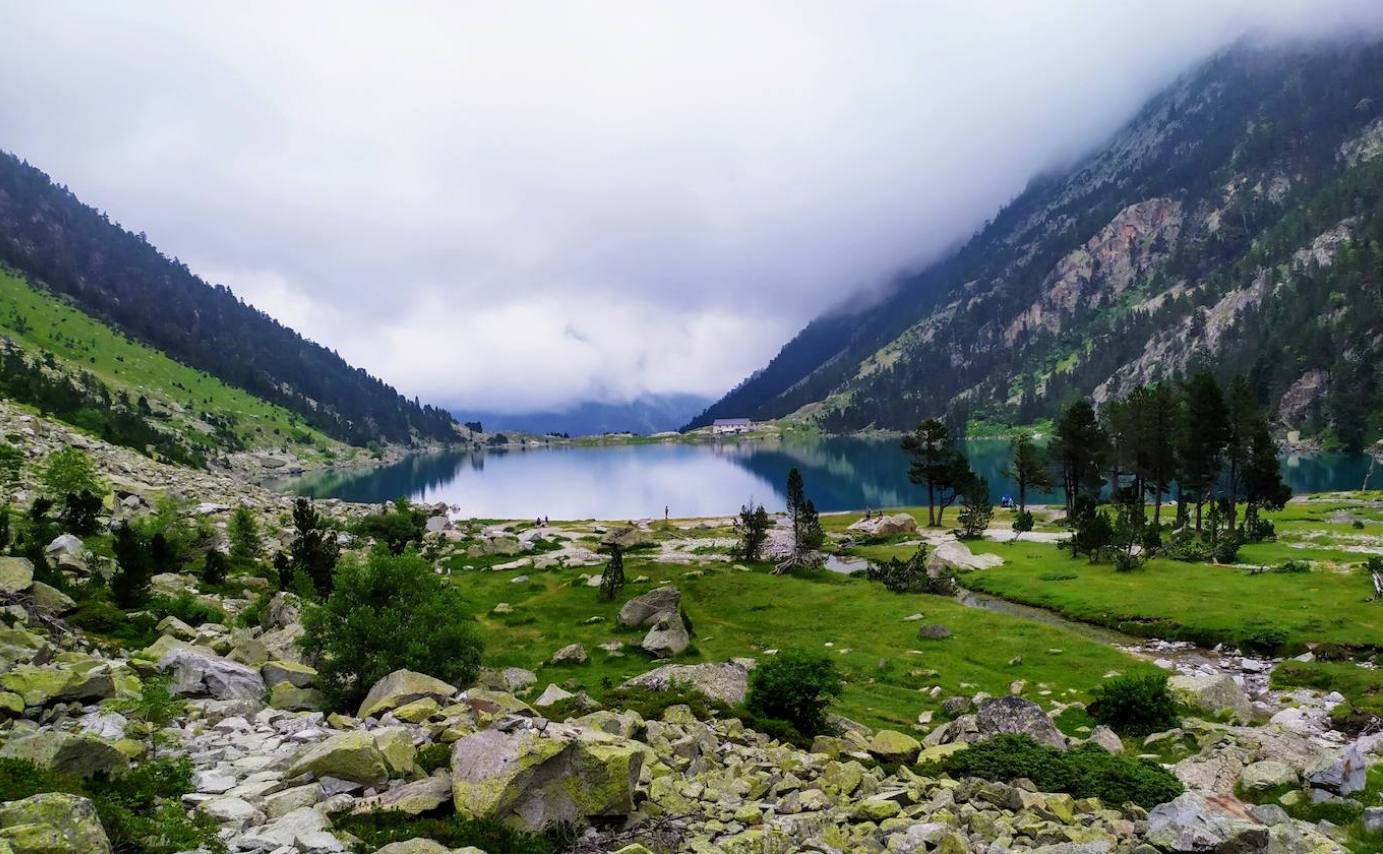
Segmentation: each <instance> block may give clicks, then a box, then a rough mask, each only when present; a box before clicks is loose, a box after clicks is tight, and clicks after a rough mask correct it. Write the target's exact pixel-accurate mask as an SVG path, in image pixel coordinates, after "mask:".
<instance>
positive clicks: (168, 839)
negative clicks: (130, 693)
mask: <svg viewBox="0 0 1383 854" xmlns="http://www.w3.org/2000/svg"><path fill="white" fill-rule="evenodd" d="M190 791H192V763H191V762H190V761H189V760H188V759H186V758H181V759H157V760H150V761H148V762H145V763H143V764H141V765H138V766H136V767H135V768H134V769H132V770H131V771H130V772H129V773H127V774H123V775H121V776H119V777H115V778H111V779H106V778H101V777H98V778H96V779H93V780H88V781H83V780H79V779H76V778H73V777H66V776H63V775H60V774H54V773H52V772H50V771H45V770H43V769H41V768H39V767H38V766H36V765H34V764H33V763H31V762H25V761H22V760H17V759H0V801H14V800H21V799H23V798H28V797H32V796H33V795H37V794H41V793H43V792H66V793H68V794H73V795H81V796H82V797H86V798H90V799H91V802H92V804H93V805H94V806H95V807H96V813H97V815H98V816H99V817H100V819H101V826H102V827H104V828H105V830H106V835H107V836H108V837H110V841H111V846H112V847H113V848H114V849H115V850H116V851H119V852H120V854H174V852H178V851H187V850H190V849H194V848H198V847H202V848H205V849H207V850H208V851H212V852H224V851H225V850H226V848H225V845H224V844H223V843H222V842H221V840H220V839H219V838H218V837H217V835H216V830H217V824H216V822H215V821H214V820H213V819H212V818H211V817H210V816H208V815H205V814H202V813H194V814H193V816H192V817H189V816H188V814H187V811H186V810H185V809H184V808H183V807H182V804H180V803H179V799H180V798H181V797H182V796H183V795H184V794H186V793H188V792H190Z"/></svg>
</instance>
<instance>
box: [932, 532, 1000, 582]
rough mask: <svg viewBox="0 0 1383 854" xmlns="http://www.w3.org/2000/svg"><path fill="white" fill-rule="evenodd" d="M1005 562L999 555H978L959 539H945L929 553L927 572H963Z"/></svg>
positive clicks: (987, 567) (934, 573)
mask: <svg viewBox="0 0 1383 854" xmlns="http://www.w3.org/2000/svg"><path fill="white" fill-rule="evenodd" d="M1003 562H1004V559H1003V558H1001V557H999V556H998V555H994V554H983V555H977V554H975V553H974V552H972V551H970V547H969V546H967V545H966V544H965V543H962V542H961V541H959V540H945V541H944V542H941V543H938V544H936V545H935V546H932V549H931V552H930V553H929V554H928V555H927V574H928V575H936V574H938V573H941V572H945V571H948V570H949V571H952V572H962V571H964V570H970V569H990V568H992V567H996V566H999V565H1000V564H1002V563H1003Z"/></svg>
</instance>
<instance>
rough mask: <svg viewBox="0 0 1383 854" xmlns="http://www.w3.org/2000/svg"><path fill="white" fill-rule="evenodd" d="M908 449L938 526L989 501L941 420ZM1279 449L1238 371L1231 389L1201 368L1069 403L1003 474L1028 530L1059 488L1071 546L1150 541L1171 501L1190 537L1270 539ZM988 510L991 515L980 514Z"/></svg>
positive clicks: (1282, 488) (1017, 448)
mask: <svg viewBox="0 0 1383 854" xmlns="http://www.w3.org/2000/svg"><path fill="white" fill-rule="evenodd" d="M903 448H904V450H905V451H907V453H908V454H909V456H910V457H911V459H912V464H911V468H910V470H909V477H910V479H911V480H912V481H913V482H914V483H917V484H919V485H921V486H924V487H925V488H926V491H927V521H928V524H929V525H933V526H935V525H940V524H942V517H943V515H944V512H945V510H946V508H947V507H948V506H950V505H951V504H952V503H954V502H955V501H956V499H957V497H960V496H965V497H966V500H967V513H968V514H974V513H976V512H977V509H978V508H980V507H987V506H988V501H989V499H988V484H987V483H986V482H985V481H984V479H983V478H981V477H979V476H978V475H976V474H975V473H974V472H973V471H972V470H971V468H970V464H969V462H968V461H967V460H966V458H965V454H964V452H963V451H962V450H961V449H960V447H959V444H958V441H957V438H956V436H955V433H954V431H953V430H952V429H951V428H949V427H948V426H947V425H946V424H945V423H943V422H942V421H940V420H938V419H935V418H932V419H928V420H926V421H923V422H922V423H921V424H919V425H918V426H917V428H916V429H915V430H914V431H913V432H912V434H910V435H909V436H907V437H905V438H904V439H903ZM1278 450H1279V449H1278V444H1277V441H1276V440H1275V439H1274V438H1273V436H1272V432H1271V430H1270V427H1269V418H1268V415H1267V414H1266V413H1265V412H1264V411H1263V409H1262V408H1261V407H1260V406H1259V405H1258V403H1257V401H1256V399H1255V397H1254V395H1253V393H1252V391H1251V389H1250V388H1249V385H1248V382H1247V381H1246V380H1245V378H1243V377H1236V378H1234V380H1233V381H1231V383H1230V384H1229V387H1228V388H1227V389H1226V388H1224V387H1222V386H1221V385H1220V383H1219V381H1218V380H1216V378H1215V376H1214V375H1213V374H1211V373H1209V372H1200V373H1197V374H1194V375H1193V376H1191V377H1190V378H1189V379H1188V380H1186V381H1185V382H1184V383H1170V382H1164V383H1156V384H1153V385H1146V386H1139V387H1137V388H1135V389H1134V390H1133V391H1132V392H1131V393H1130V394H1128V395H1127V396H1126V397H1124V398H1122V399H1116V400H1109V401H1106V402H1105V403H1104V405H1103V406H1102V407H1100V408H1099V409H1098V410H1097V409H1096V408H1095V406H1094V405H1092V404H1091V403H1090V402H1089V401H1088V400H1078V401H1076V402H1074V403H1071V404H1070V405H1068V406H1067V407H1066V408H1065V409H1064V411H1063V412H1062V413H1061V416H1060V417H1059V418H1058V420H1057V421H1056V423H1055V427H1054V429H1053V431H1052V435H1051V438H1050V441H1049V442H1048V443H1047V444H1045V445H1043V444H1040V443H1039V442H1038V441H1037V440H1036V439H1035V438H1034V437H1033V436H1032V435H1031V434H1028V433H1020V434H1019V435H1018V436H1017V437H1016V438H1014V439H1013V442H1012V452H1011V457H1010V460H1009V462H1008V464H1007V465H1006V466H1005V468H1004V476H1005V477H1007V478H1008V479H1010V480H1011V481H1012V482H1013V484H1014V488H1015V491H1016V492H1017V502H1016V504H1017V517H1016V521H1015V524H1014V527H1015V529H1016V530H1020V531H1022V530H1031V528H1032V517H1031V514H1030V513H1029V512H1028V509H1027V505H1028V497H1029V495H1030V494H1031V493H1034V492H1045V491H1050V490H1059V491H1060V492H1061V494H1062V496H1063V499H1064V509H1065V514H1066V519H1067V524H1068V525H1069V526H1070V527H1072V528H1073V529H1076V530H1077V536H1076V537H1075V538H1074V542H1075V545H1073V548H1075V549H1076V550H1078V551H1079V550H1086V551H1091V550H1096V551H1098V550H1101V549H1103V548H1104V547H1105V546H1107V545H1109V544H1111V543H1113V542H1115V541H1116V540H1118V541H1121V542H1124V543H1125V544H1126V545H1129V546H1130V551H1132V545H1134V544H1136V543H1137V542H1140V541H1143V540H1147V539H1148V538H1147V537H1145V533H1146V531H1147V530H1148V529H1149V528H1151V529H1152V530H1153V531H1156V530H1159V529H1160V528H1161V526H1162V523H1163V515H1164V514H1163V506H1164V505H1165V504H1167V503H1168V502H1170V503H1171V504H1172V506H1173V507H1174V511H1175V515H1174V520H1173V527H1175V528H1187V529H1190V530H1193V531H1194V533H1195V535H1196V536H1200V535H1202V534H1203V533H1205V532H1206V531H1207V529H1209V535H1210V538H1211V540H1213V541H1214V542H1215V543H1220V541H1221V531H1222V530H1223V531H1224V532H1225V533H1227V534H1228V535H1229V539H1231V540H1234V541H1236V542H1237V541H1242V540H1245V539H1261V538H1263V537H1265V536H1267V535H1269V534H1270V527H1271V526H1270V525H1269V523H1267V522H1266V520H1263V519H1261V518H1260V516H1259V512H1260V511H1261V510H1265V509H1279V508H1281V507H1282V506H1283V504H1284V503H1285V502H1286V501H1287V499H1288V498H1290V497H1291V490H1290V489H1289V488H1288V487H1287V486H1286V484H1285V483H1283V481H1282V475H1281V470H1280V465H1279V462H1278ZM1106 498H1108V500H1109V502H1110V503H1112V504H1113V505H1114V506H1115V508H1116V512H1117V518H1116V519H1114V520H1111V519H1110V518H1109V517H1108V516H1107V515H1103V516H1102V515H1101V514H1100V513H1099V512H1098V511H1097V509H1096V508H1097V507H1098V505H1099V504H1100V503H1101V502H1102V501H1103V500H1104V499H1106ZM970 504H974V505H976V507H975V508H972V507H970V506H969V505H970ZM1240 505H1242V506H1243V508H1244V517H1243V519H1242V522H1241V520H1240V518H1239V508H1240ZM1149 517H1151V518H1149ZM983 518H984V521H985V522H987V521H988V516H987V514H986V515H984V516H983ZM966 527H967V528H968V527H969V526H968V525H967V526H966ZM1082 529H1084V535H1082ZM1121 531H1122V532H1123V533H1124V534H1125V535H1126V536H1122V537H1121V536H1119V534H1120V532H1121Z"/></svg>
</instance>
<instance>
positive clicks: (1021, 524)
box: [1013, 510, 1033, 534]
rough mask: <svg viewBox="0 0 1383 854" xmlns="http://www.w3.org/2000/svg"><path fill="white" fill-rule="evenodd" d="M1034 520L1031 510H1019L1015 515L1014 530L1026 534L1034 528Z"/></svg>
mask: <svg viewBox="0 0 1383 854" xmlns="http://www.w3.org/2000/svg"><path fill="white" fill-rule="evenodd" d="M1032 526H1033V520H1032V511H1031V510H1019V511H1018V512H1017V513H1015V514H1014V516H1013V530H1014V531H1016V532H1017V533H1019V534H1026V533H1027V532H1028V531H1031V530H1032Z"/></svg>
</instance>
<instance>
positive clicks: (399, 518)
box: [355, 498, 427, 555]
mask: <svg viewBox="0 0 1383 854" xmlns="http://www.w3.org/2000/svg"><path fill="white" fill-rule="evenodd" d="M355 533H357V534H359V535H361V536H363V537H369V538H371V539H373V540H375V541H377V542H380V543H383V544H384V546H385V548H387V549H389V553H390V554H394V555H401V554H403V552H404V550H405V549H407V548H408V546H409V545H410V544H413V543H421V542H422V541H423V535H424V534H426V533H427V514H425V513H423V512H422V511H421V510H415V509H414V508H413V506H412V505H410V504H409V503H408V499H406V498H400V499H399V500H398V501H395V502H394V506H393V507H391V508H390V509H388V510H385V511H384V512H383V513H371V514H370V515H369V516H366V517H365V518H363V519H361V520H360V521H358V522H356V523H355Z"/></svg>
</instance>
